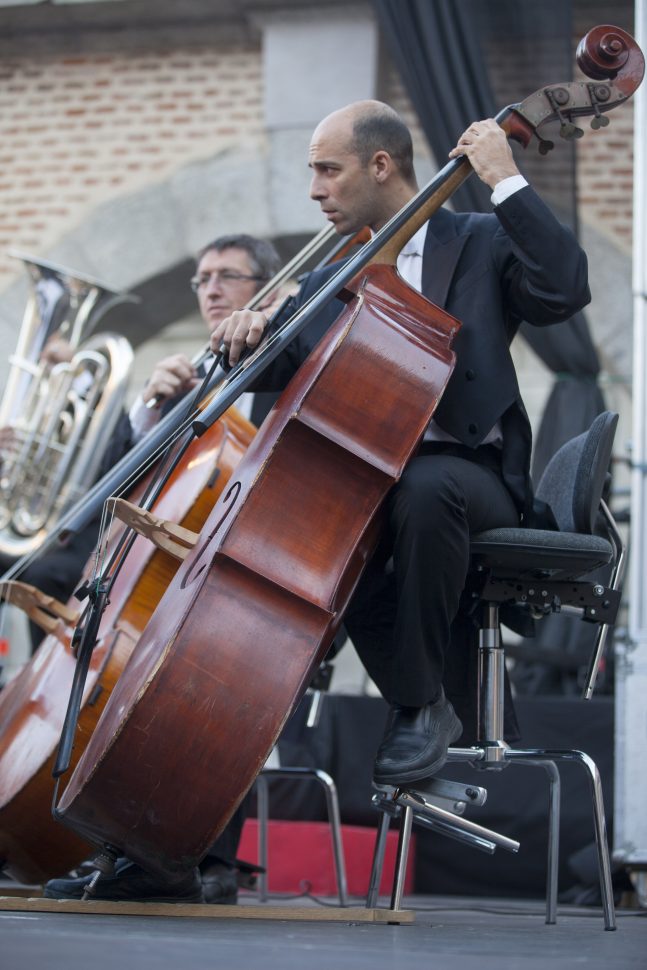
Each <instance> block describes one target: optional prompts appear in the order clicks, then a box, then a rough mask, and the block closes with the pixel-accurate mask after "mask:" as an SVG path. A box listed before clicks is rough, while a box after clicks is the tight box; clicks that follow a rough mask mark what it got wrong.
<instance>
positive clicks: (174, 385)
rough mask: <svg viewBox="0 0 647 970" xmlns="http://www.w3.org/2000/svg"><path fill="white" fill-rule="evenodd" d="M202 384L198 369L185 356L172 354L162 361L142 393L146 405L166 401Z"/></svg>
mask: <svg viewBox="0 0 647 970" xmlns="http://www.w3.org/2000/svg"><path fill="white" fill-rule="evenodd" d="M199 383H200V378H199V377H198V375H197V372H196V369H195V367H194V366H193V364H192V363H191V361H190V360H189V358H188V357H185V356H184V354H172V355H171V356H170V357H165V358H164V360H160V362H159V364H157V366H156V367H155V370H154V371H153V373H152V374H151V376H150V380H149V381H148V383H147V385H146V387H145V388H144V390H143V392H142V399H143V401H144V404H147V403H148V402H149V401H152V400H153V398H155V399H157V400H162V399H164V400H166V399H168V398H171V397H175V396H176V395H177V394H183V393H185V392H186V391H190V390H192V389H193V388H194V387H197V385H198V384H199Z"/></svg>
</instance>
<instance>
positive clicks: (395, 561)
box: [344, 443, 519, 707]
mask: <svg viewBox="0 0 647 970" xmlns="http://www.w3.org/2000/svg"><path fill="white" fill-rule="evenodd" d="M518 524H519V514H518V512H517V509H516V507H515V505H514V503H513V501H512V498H511V496H510V493H509V492H508V490H507V488H506V486H505V484H504V482H503V479H502V477H501V471H500V453H499V451H498V449H497V448H495V447H494V446H481V447H480V448H477V449H476V450H474V449H470V448H467V447H466V446H463V445H454V444H444V443H433V444H432V443H430V444H423V446H422V448H421V450H420V452H419V454H418V455H417V456H416V457H415V458H413V459H412V461H411V462H410V463H409V465H408V466H407V468H406V470H405V472H404V474H403V476H402V478H401V479H400V481H399V482H398V484H397V485H396V486H394V488H393V490H392V491H391V494H390V495H389V497H388V499H387V503H386V522H385V528H384V533H383V539H382V542H381V543H380V546H379V548H378V549H377V551H376V553H375V555H374V557H373V559H372V560H371V562H370V563H369V564H368V566H367V568H366V570H365V572H364V574H363V576H362V579H361V580H360V582H359V584H358V587H357V590H356V591H355V594H354V596H353V599H352V600H351V603H350V605H349V608H348V610H347V612H346V615H345V617H344V625H345V627H346V630H347V631H348V634H349V636H350V638H351V640H352V641H353V643H354V645H355V648H356V649H357V652H358V654H359V656H360V659H361V660H362V663H363V664H364V666H365V667H366V669H367V671H368V673H369V674H370V676H371V677H372V679H373V680H374V681H375V683H376V684H377V687H378V688H379V690H380V692H381V693H382V694H383V696H384V697H385V698H386V700H387V701H389V702H390V703H397V704H403V705H407V706H412V707H421V706H422V705H424V704H426V703H428V702H433V701H434V700H436V699H437V698H438V696H439V693H440V689H441V686H442V685H444V686H445V689H446V692H447V694H448V695H449V696H467V695H468V694H469V692H470V690H471V683H470V682H471V681H472V680H473V677H471V676H470V670H471V669H472V668H473V660H475V659H476V656H475V642H476V639H475V637H471V636H470V633H469V631H470V628H473V629H474V633H475V632H476V628H475V627H474V625H473V624H472V623H471V621H469V620H468V618H466V617H465V616H464V615H462V614H461V613H460V611H459V607H460V602H461V594H462V592H463V589H464V586H465V581H466V576H467V572H468V565H469V542H470V534H472V533H475V532H480V531H482V530H484V529H490V528H496V527H498V526H514V525H518Z"/></svg>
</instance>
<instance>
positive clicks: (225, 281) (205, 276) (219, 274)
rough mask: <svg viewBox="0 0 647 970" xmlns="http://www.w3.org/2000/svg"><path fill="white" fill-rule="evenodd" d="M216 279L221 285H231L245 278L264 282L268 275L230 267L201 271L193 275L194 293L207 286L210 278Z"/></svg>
mask: <svg viewBox="0 0 647 970" xmlns="http://www.w3.org/2000/svg"><path fill="white" fill-rule="evenodd" d="M212 279H215V281H216V282H217V283H220V285H221V286H231V285H232V284H233V283H239V282H242V281H243V280H245V281H248V280H249V281H250V282H254V283H263V282H264V281H265V280H266V279H267V277H265V276H248V275H246V274H245V273H235V272H234V271H233V270H230V269H221V270H214V272H213V273H200V275H199V276H193V277H192V278H191V279H190V280H189V283H190V284H191V289H192V290H193V292H194V293H197V292H198V290H199V289H200V287H201V286H206V285H207V284H208V283H209V282H210V280H212Z"/></svg>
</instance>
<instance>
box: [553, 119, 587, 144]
mask: <svg viewBox="0 0 647 970" xmlns="http://www.w3.org/2000/svg"><path fill="white" fill-rule="evenodd" d="M559 134H560V136H561V137H562V138H565V139H566V140H567V141H570V140H571V139H572V138H581V137H582V135H583V134H584V132H583V131H582V129H581V128H578V127H577V125H574V124H572V123H571V122H570V121H567V122H565V123H564V124H562V125H561V127H560V129H559Z"/></svg>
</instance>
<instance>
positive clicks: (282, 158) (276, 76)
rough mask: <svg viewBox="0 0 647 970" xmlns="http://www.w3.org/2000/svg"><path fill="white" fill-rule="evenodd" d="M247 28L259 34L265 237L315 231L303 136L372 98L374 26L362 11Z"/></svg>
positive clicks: (322, 12) (275, 15) (286, 17)
mask: <svg viewBox="0 0 647 970" xmlns="http://www.w3.org/2000/svg"><path fill="white" fill-rule="evenodd" d="M254 23H255V24H256V25H257V26H258V27H259V28H260V29H261V31H262V47H263V81H264V90H265V104H264V111H265V125H266V128H267V134H268V138H269V170H268V173H267V186H268V193H269V209H270V221H271V225H272V229H271V231H272V235H274V236H281V235H284V234H291V233H302V232H311V231H316V230H318V229H320V228H321V226H322V225H323V221H322V217H321V215H320V213H319V207H318V206H317V205H316V204H315V203H314V202H312V201H310V200H309V197H308V186H309V183H310V174H309V170H308V167H307V153H308V145H309V143H310V136H311V135H312V132H313V129H314V128H315V126H316V125H317V123H318V122H319V121H321V119H322V118H323V117H325V115H327V114H329V113H330V112H331V111H334V110H335V109H336V108H341V107H343V106H344V105H345V104H349V103H350V102H351V101H358V100H361V99H363V98H375V97H376V96H377V69H378V29H377V23H376V21H375V18H374V16H373V13H372V11H371V9H370V8H369V7H368V6H364V5H358V6H352V5H351V6H349V7H347V8H339V7H329V8H327V7H325V6H323V7H319V8H317V9H313V10H300V11H295V10H289V11H288V10H285V11H273V12H271V13H267V14H265V13H263V14H259V15H257V16H256V17H255V18H254Z"/></svg>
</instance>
